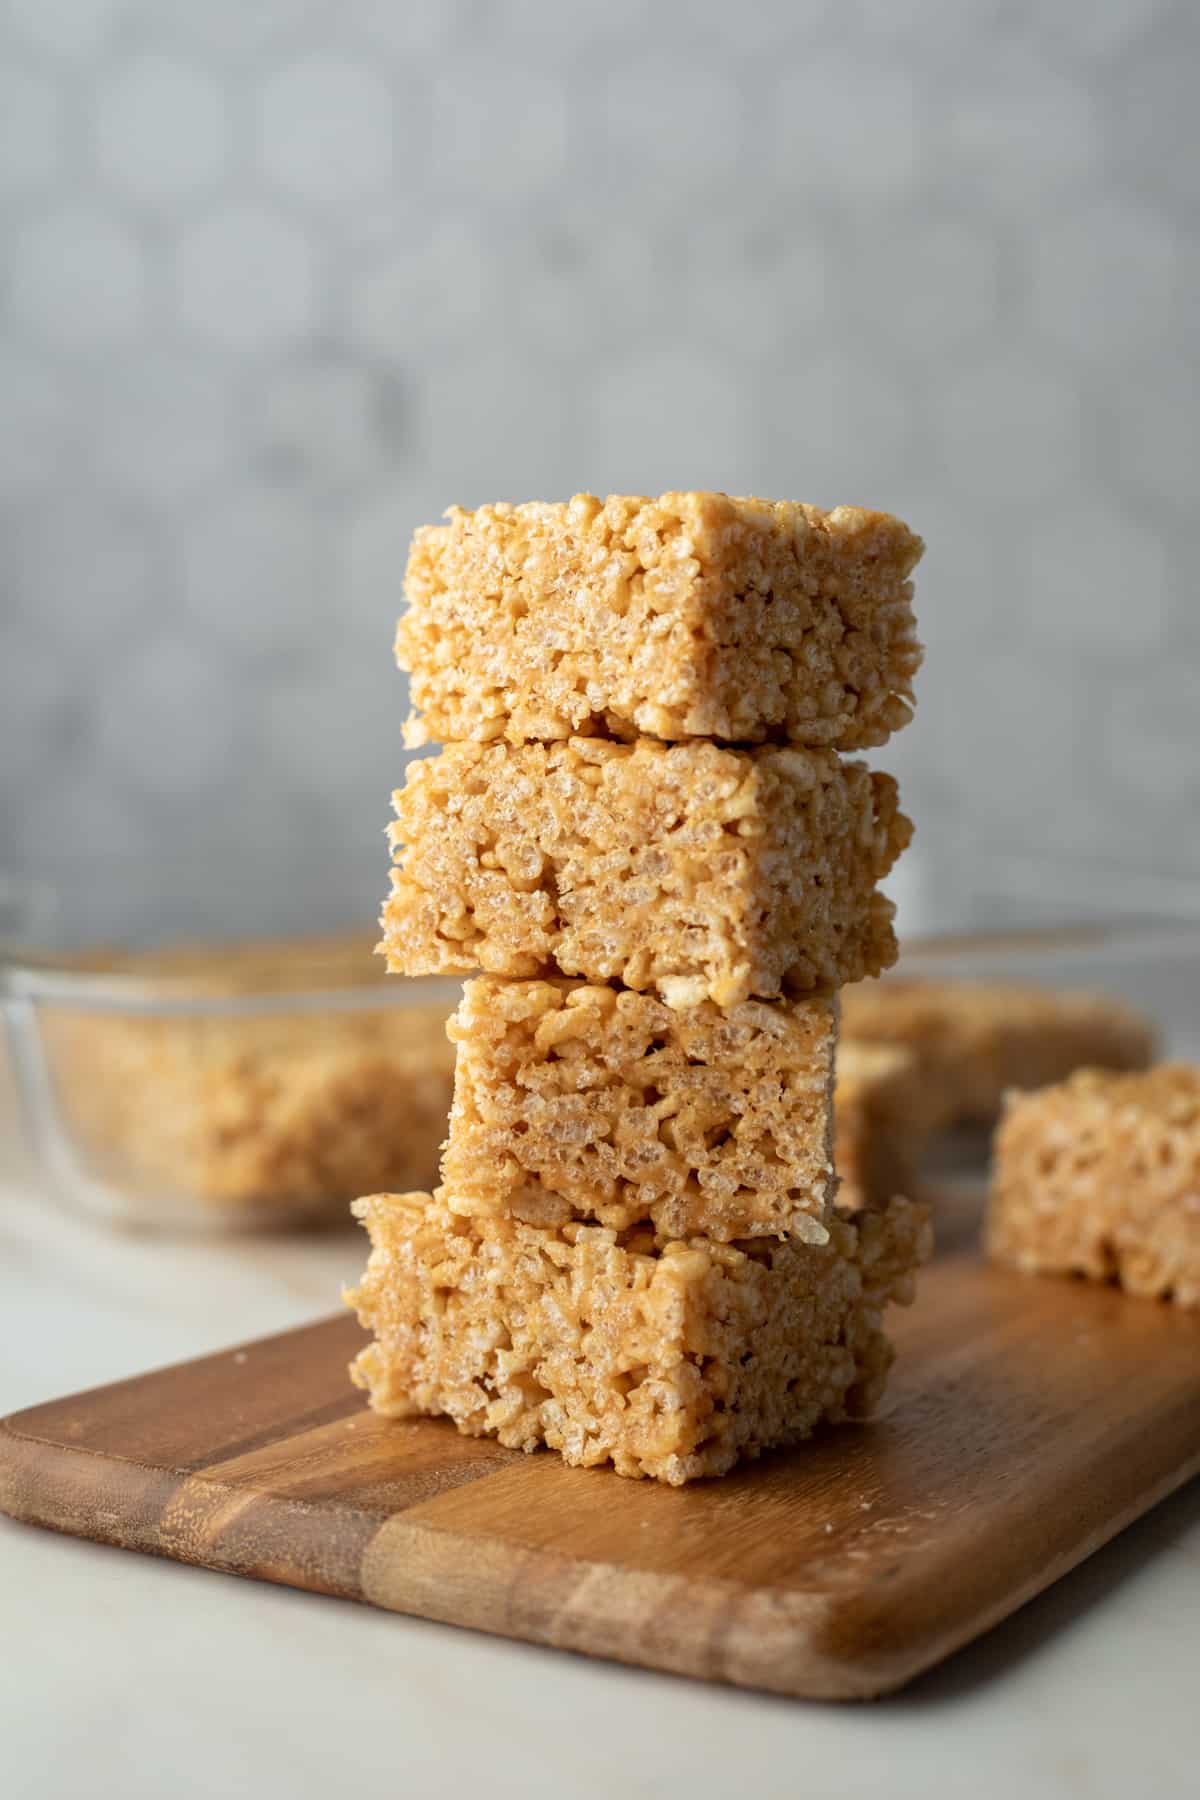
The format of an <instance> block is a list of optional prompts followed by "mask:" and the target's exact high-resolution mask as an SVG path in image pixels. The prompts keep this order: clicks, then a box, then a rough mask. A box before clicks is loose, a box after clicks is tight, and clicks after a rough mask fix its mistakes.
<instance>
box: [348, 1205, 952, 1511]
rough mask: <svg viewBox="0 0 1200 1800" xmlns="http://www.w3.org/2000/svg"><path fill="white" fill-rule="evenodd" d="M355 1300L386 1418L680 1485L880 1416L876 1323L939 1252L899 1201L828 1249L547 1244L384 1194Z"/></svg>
mask: <svg viewBox="0 0 1200 1800" xmlns="http://www.w3.org/2000/svg"><path fill="white" fill-rule="evenodd" d="M355 1210H356V1212H357V1213H358V1215H359V1217H360V1218H361V1219H362V1220H363V1222H364V1224H365V1225H366V1228H367V1230H368V1232H369V1234H370V1238H371V1245H372V1249H371V1255H370V1259H369V1261H368V1264H367V1271H366V1274H365V1276H364V1278H363V1281H362V1284H361V1286H360V1287H359V1288H358V1289H357V1290H356V1291H354V1292H353V1293H350V1294H348V1295H347V1300H348V1302H349V1304H350V1305H352V1306H353V1307H355V1308H356V1309H357V1312H358V1315H359V1318H360V1319H361V1320H362V1323H363V1324H364V1325H365V1326H366V1328H367V1329H368V1330H369V1331H371V1332H373V1333H374V1337H375V1341H374V1342H373V1343H372V1344H370V1345H369V1346H368V1347H367V1348H366V1349H365V1350H364V1351H363V1352H362V1354H361V1355H360V1356H359V1358H358V1360H357V1362H356V1363H355V1364H354V1367H353V1370H352V1373H353V1376H354V1379H355V1381H356V1382H357V1383H358V1384H359V1386H360V1387H364V1388H366V1389H367V1390H368V1392H369V1394H370V1397H371V1404H372V1406H373V1407H374V1408H375V1409H376V1411H378V1412H382V1413H387V1414H390V1415H392V1416H394V1417H397V1418H405V1417H409V1416H411V1415H412V1414H416V1413H435V1414H436V1413H444V1414H447V1415H449V1417H450V1418H452V1419H453V1420H454V1422H455V1424H456V1425H457V1426H458V1429H459V1430H460V1431H462V1432H465V1433H466V1434H468V1435H469V1436H474V1437H478V1436H482V1435H485V1434H486V1435H491V1436H493V1437H497V1438H499V1440H500V1442H501V1443H502V1444H507V1445H509V1446H510V1447H511V1448H513V1449H520V1450H534V1449H536V1448H537V1447H538V1445H540V1444H547V1445H549V1446H550V1447H551V1448H552V1449H555V1450H558V1451H559V1452H560V1453H561V1454H562V1456H563V1457H564V1459H565V1460H566V1461H567V1462H569V1463H574V1464H582V1465H592V1464H595V1463H603V1462H611V1463H612V1464H613V1466H614V1467H615V1469H616V1470H617V1473H618V1474H620V1475H635V1476H636V1475H651V1476H654V1477H656V1478H657V1479H658V1480H660V1481H666V1482H670V1483H672V1484H673V1485H676V1486H678V1485H680V1484H682V1483H683V1482H685V1481H691V1480H693V1479H695V1478H696V1477H697V1476H702V1475H720V1474H723V1473H724V1472H725V1471H726V1470H727V1469H729V1468H731V1467H732V1466H733V1464H734V1463H735V1462H736V1461H737V1460H738V1458H739V1457H752V1456H757V1455H758V1454H759V1452H760V1451H762V1450H765V1449H767V1448H769V1447H770V1446H772V1445H776V1444H788V1443H795V1442H796V1441H797V1440H798V1439H800V1438H803V1437H807V1436H808V1435H809V1433H810V1432H811V1431H812V1430H813V1429H814V1427H815V1426H816V1425H817V1424H818V1423H819V1422H820V1421H821V1420H824V1419H828V1420H839V1419H844V1418H846V1417H848V1416H851V1415H858V1414H860V1413H862V1412H865V1411H869V1410H870V1409H871V1407H872V1406H873V1405H875V1404H876V1403H877V1402H878V1399H879V1396H880V1394H881V1392H882V1389H883V1385H884V1381H885V1378H886V1375H887V1370H888V1367H889V1364H890V1362H891V1360H892V1350H891V1345H890V1344H889V1342H888V1340H887V1338H886V1337H884V1335H883V1333H882V1331H881V1329H880V1318H881V1314H882V1312H883V1309H884V1307H885V1306H886V1305H887V1303H888V1302H889V1301H897V1302H900V1303H901V1304H903V1303H905V1302H907V1301H908V1300H910V1299H911V1297H912V1293H913V1277H914V1273H915V1270H916V1267H917V1265H918V1263H919V1262H921V1261H922V1260H923V1259H924V1257H925V1255H926V1254H927V1253H928V1220H927V1217H926V1214H925V1212H924V1210H923V1209H921V1208H917V1207H911V1206H908V1205H907V1204H905V1203H904V1202H898V1203H897V1204H896V1205H895V1206H894V1207H892V1208H891V1209H890V1211H889V1212H888V1213H887V1214H886V1215H879V1214H873V1213H864V1214H863V1215H861V1218H860V1220H859V1222H858V1223H857V1226H856V1225H852V1224H850V1223H848V1222H847V1221H846V1220H844V1219H842V1218H840V1217H838V1216H836V1215H834V1216H832V1218H831V1228H830V1237H829V1241H828V1242H827V1243H825V1244H821V1245H814V1244H804V1243H800V1242H799V1241H798V1240H796V1239H791V1238H789V1239H784V1240H783V1241H780V1240H778V1239H775V1238H758V1239H754V1240H751V1241H750V1242H749V1243H747V1244H743V1245H734V1244H712V1243H709V1242H707V1241H706V1240H705V1239H702V1238H694V1239H692V1240H691V1241H690V1242H677V1243H673V1244H670V1245H668V1246H667V1247H666V1248H664V1249H663V1250H661V1251H655V1250H654V1249H653V1248H652V1238H651V1236H650V1234H649V1233H648V1232H636V1231H635V1232H630V1233H625V1234H619V1233H617V1232H614V1231H611V1230H608V1229H606V1228H604V1227H602V1226H598V1225H592V1226H588V1225H576V1224H571V1225H565V1226H562V1227H561V1228H560V1229H557V1230H553V1229H547V1228H542V1227H538V1226H533V1225H525V1224H522V1223H520V1222H519V1221H518V1220H515V1219H505V1218H498V1219H472V1218H466V1217H464V1216H463V1215H462V1214H459V1213H456V1212H452V1211H451V1210H450V1209H449V1207H447V1206H445V1205H444V1204H442V1203H441V1202H440V1201H438V1200H435V1199H430V1197H429V1196H428V1195H427V1194H377V1195H375V1196H374V1197H373V1198H370V1199H366V1200H361V1201H359V1202H358V1204H357V1206H356V1208H355Z"/></svg>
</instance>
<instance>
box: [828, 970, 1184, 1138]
mask: <svg viewBox="0 0 1200 1800" xmlns="http://www.w3.org/2000/svg"><path fill="white" fill-rule="evenodd" d="M842 1035H843V1041H844V1042H847V1043H850V1042H868V1043H875V1044H899V1045H902V1046H904V1047H905V1048H907V1049H909V1050H911V1051H912V1052H913V1053H914V1055H915V1056H916V1057H917V1059H918V1061H919V1062H920V1064H921V1068H922V1072H923V1074H924V1076H925V1078H926V1086H927V1092H928V1098H929V1101H930V1104H931V1106H932V1107H933V1110H934V1113H935V1118H934V1121H933V1122H934V1123H936V1124H938V1125H940V1126H947V1125H955V1124H991V1123H992V1122H993V1120H994V1119H995V1117H996V1115H997V1113H998V1112H999V1110H1000V1105H1001V1102H1002V1100H1003V1098H1004V1095H1005V1093H1006V1092H1007V1090H1008V1089H1009V1088H1011V1087H1019V1088H1039V1087H1047V1086H1049V1084H1050V1083H1051V1082H1055V1081H1062V1080H1063V1079H1064V1078H1065V1077H1066V1076H1068V1075H1069V1074H1070V1073H1071V1072H1072V1070H1074V1069H1078V1068H1082V1067H1087V1066H1090V1067H1096V1068H1104V1069H1144V1068H1146V1067H1147V1065H1148V1064H1149V1063H1150V1061H1151V1060H1152V1058H1153V1055H1154V1046H1155V1036H1154V1028H1153V1026H1152V1025H1151V1023H1150V1021H1149V1019H1147V1018H1146V1017H1145V1016H1144V1015H1143V1014H1142V1013H1139V1012H1136V1011H1135V1010H1134V1009H1133V1008H1132V1007H1129V1006H1124V1005H1122V1004H1121V1002H1120V1001H1118V1000H1113V999H1111V998H1109V996H1108V995H1106V994H1088V993H1069V992H1053V991H1051V990H1049V989H1046V988H1036V987H1023V986H1020V985H1017V984H1009V983H984V982H969V981H918V980H912V981H909V980H897V979H894V978H893V979H891V980H888V981H882V982H879V983H872V984H871V985H870V986H869V987H856V988H852V989H851V990H849V991H848V992H847V994H846V995H845V996H844V1000H843V1006H842Z"/></svg>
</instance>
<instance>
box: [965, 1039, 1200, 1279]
mask: <svg viewBox="0 0 1200 1800" xmlns="http://www.w3.org/2000/svg"><path fill="white" fill-rule="evenodd" d="M987 1241H988V1249H989V1251H990V1253H991V1254H992V1256H994V1257H996V1258H997V1259H998V1260H999V1261H1002V1262H1008V1263H1013V1264H1015V1265H1016V1267H1017V1268H1019V1269H1024V1270H1027V1271H1037V1272H1053V1273H1068V1272H1073V1273H1075V1274H1079V1275H1088V1276H1091V1278H1092V1279H1093V1280H1096V1281H1106V1280H1114V1279H1115V1280H1116V1281H1118V1282H1119V1283H1120V1284H1121V1286H1122V1287H1124V1288H1127V1289H1128V1290H1129V1292H1130V1293H1131V1294H1148V1295H1157V1296H1161V1297H1170V1298H1172V1299H1174V1300H1175V1301H1176V1302H1177V1303H1178V1304H1179V1305H1180V1306H1197V1307H1200V1069H1196V1068H1191V1067H1187V1066H1185V1065H1182V1064H1164V1065H1162V1066H1161V1067H1159V1068H1157V1069H1153V1070H1151V1071H1150V1073H1149V1074H1133V1075H1113V1074H1106V1073H1103V1072H1102V1071H1100V1070H1098V1069H1082V1070H1080V1071H1079V1072H1078V1073H1076V1074H1075V1075H1073V1076H1072V1077H1071V1079H1070V1080H1069V1081H1065V1082H1063V1083H1062V1084H1061V1085H1060V1086H1058V1087H1051V1088H1045V1089H1043V1090H1042V1091H1041V1092H1040V1093H1033V1094H1014V1095H1013V1096H1012V1097H1011V1099H1010V1100H1009V1103H1008V1106H1007V1109H1006V1112H1005V1115H1004V1119H1003V1122H1002V1123H1001V1126H1000V1129H999V1131H998V1132H997V1134H996V1150H995V1165H994V1175H993V1184H992V1194H991V1202H990V1208H989V1214H988V1226H987Z"/></svg>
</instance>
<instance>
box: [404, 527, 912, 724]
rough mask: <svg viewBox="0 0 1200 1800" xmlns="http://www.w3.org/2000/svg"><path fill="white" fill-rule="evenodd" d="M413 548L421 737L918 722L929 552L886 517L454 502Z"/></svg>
mask: <svg viewBox="0 0 1200 1800" xmlns="http://www.w3.org/2000/svg"><path fill="white" fill-rule="evenodd" d="M446 517H447V520H448V523H446V524H444V525H430V526H425V527H424V528H422V529H421V530H419V531H418V532H417V533H416V535H415V537H414V539H413V544H412V550H411V553H410V556H409V561H408V572H407V576H406V579H405V593H406V596H407V600H408V610H407V611H406V613H405V614H404V616H403V617H402V618H401V621H400V626H399V631H398V635H397V639H396V654H397V658H398V660H399V662H400V666H401V667H402V668H404V669H407V670H408V671H409V672H410V674H411V677H412V681H411V691H412V699H413V702H414V705H415V706H416V707H417V708H418V709H419V715H418V716H416V717H414V719H412V720H410V722H409V726H408V739H409V742H410V743H412V744H422V743H426V742H428V741H429V740H430V739H434V740H437V741H440V742H443V743H452V742H455V741H456V740H460V739H473V740H475V741H477V742H487V741H489V740H491V739H494V738H498V737H507V738H508V739H509V741H510V742H512V743H523V742H525V741H527V740H537V739H542V740H545V739H552V738H565V737H587V736H606V737H616V738H626V739H628V738H634V737H636V736H638V735H649V736H652V737H658V738H664V739H667V740H678V739H683V738H691V737H708V738H718V739H722V740H724V741H727V742H736V743H761V742H763V741H764V740H766V739H776V740H780V741H788V742H792V743H799V744H826V745H833V746H835V747H837V748H840V749H864V748H867V747H869V746H871V745H875V744H882V743H883V742H884V741H885V739H886V738H888V737H889V736H890V734H891V733H892V732H893V731H898V730H899V729H900V727H901V726H902V725H905V724H907V723H908V720H909V718H910V717H911V713H912V680H913V676H914V674H915V672H916V670H917V668H918V666H919V664H920V660H921V648H920V645H919V644H918V642H917V639H916V634H915V630H914V624H913V614H912V584H911V582H910V580H909V577H910V576H911V574H912V571H913V568H914V567H915V565H916V563H917V561H918V559H919V557H920V555H921V551H922V548H923V546H922V544H921V540H920V538H918V537H916V536H915V535H914V534H913V533H912V532H911V531H910V530H909V529H908V527H907V526H906V525H903V524H901V522H900V521H899V520H898V519H893V518H890V517H889V516H888V515H887V514H886V513H878V512H867V511H864V510H862V509H861V508H859V507H853V506H840V507H837V508H835V509H834V511H832V512H821V511H820V510H819V509H818V508H816V507H813V506H803V505H799V504H794V503H792V502H789V501H770V500H756V499H731V498H730V497H729V496H728V495H727V494H713V493H686V494H663V495H661V496H659V497H658V498H657V499H648V498H645V497H641V496H623V495H613V496H611V497H610V498H609V499H607V500H605V501H601V500H598V499H596V498H595V497H594V496H593V495H590V494H577V495H576V496H575V498H574V499H573V500H569V501H566V502H564V503H561V504H547V503H542V502H532V503H530V504H527V505H522V506H510V505H503V504H500V505H494V506H482V507H480V508H479V509H478V510H477V511H475V512H464V511H463V510H462V508H460V507H453V508H451V510H450V511H449V512H448V513H447V515H446Z"/></svg>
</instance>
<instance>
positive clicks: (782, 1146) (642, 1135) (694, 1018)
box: [442, 976, 837, 1243]
mask: <svg viewBox="0 0 1200 1800" xmlns="http://www.w3.org/2000/svg"><path fill="white" fill-rule="evenodd" d="M449 1031H450V1036H451V1037H452V1038H453V1039H454V1040H455V1042H456V1043H457V1045H458V1062H457V1067H456V1070H455V1081H454V1107H453V1110H452V1112H451V1114H450V1137H449V1141H448V1143H447V1145H446V1154H445V1158H444V1161H443V1164H442V1179H443V1181H444V1183H445V1194H446V1196H447V1201H448V1204H449V1205H450V1206H452V1207H453V1208H454V1209H455V1210H456V1211H462V1212H467V1213H472V1214H476V1215H498V1214H509V1215H511V1216H512V1217H513V1218H517V1219H522V1220H524V1221H525V1223H526V1224H532V1225H547V1226H551V1225H552V1226H560V1225H567V1224H569V1223H571V1222H572V1221H573V1220H584V1221H590V1222H593V1223H595V1222H597V1221H598V1222H599V1223H600V1224H602V1225H610V1226H613V1227H614V1228H615V1229H617V1230H627V1229H628V1228H629V1227H630V1226H633V1225H637V1224H641V1223H644V1222H646V1221H650V1222H651V1224H652V1225H653V1227H654V1229H655V1231H656V1233H657V1236H658V1238H659V1240H660V1241H664V1240H665V1241H670V1240H671V1239H674V1238H682V1237H694V1236H703V1237H709V1238H714V1239H718V1240H720V1241H721V1242H723V1243H725V1242H728V1241H729V1240H730V1239H732V1238H742V1237H759V1236H763V1235H766V1234H773V1235H776V1236H783V1235H786V1234H787V1233H788V1232H793V1233H795V1234H796V1235H797V1236H798V1237H803V1238H807V1239H808V1240H809V1241H810V1242H817V1243H819V1242H822V1241H823V1240H824V1238H825V1235H826V1231H825V1226H824V1223H823V1221H824V1219H825V1215H826V1212H827V1209H828V1207H829V1204H830V1202H831V1200H832V1197H833V1196H832V1191H831V1183H832V1178H833V1164H832V1158H831V1146H830V1139H831V1133H832V1122H833V1106H832V1087H833V1057H834V1041H835V1038H836V1035H837V1003H836V1001H835V1000H834V999H832V998H831V997H830V996H828V995H820V996H817V997H815V998H811V999H807V1000H772V1001H766V1000H745V1001H742V1002H741V1003H740V1004H739V1005H737V1006H734V1007H731V1008H729V1009H728V1010H727V1011H723V1010H722V1009H721V1008H720V1007H717V1006H714V1005H713V1003H712V1002H711V1001H709V1000H705V1001H701V1003H700V1005H699V1006H695V1007H687V1008H685V1009H684V1010H683V1011H673V1010H672V1009H671V1008H670V1007H668V1006H665V1005H664V1004H663V1003H662V1001H661V1000H656V999H654V998H653V997H652V996H650V995H648V994H633V993H629V992H627V991H625V990H619V989H615V988H611V987H592V986H587V985H585V984H583V983H576V982H568V981H556V982H546V981H503V980H497V979H496V978H495V977H492V976H484V977H481V978H480V979H479V980H477V981H469V982H468V983H467V984H466V986H465V987H464V989H463V998H462V1003H461V1005H460V1006H459V1009H458V1012H457V1013H456V1014H455V1016H454V1018H453V1019H452V1020H451V1021H450V1025H449Z"/></svg>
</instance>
